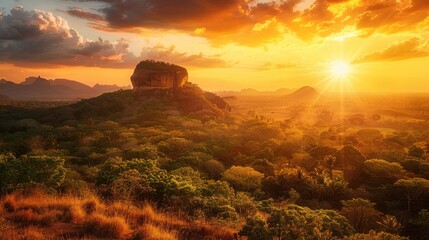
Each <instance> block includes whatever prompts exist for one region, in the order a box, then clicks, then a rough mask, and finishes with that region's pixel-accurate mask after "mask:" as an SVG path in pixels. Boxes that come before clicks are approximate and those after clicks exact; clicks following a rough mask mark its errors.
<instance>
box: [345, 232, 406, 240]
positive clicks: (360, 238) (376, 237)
mask: <svg viewBox="0 0 429 240" xmlns="http://www.w3.org/2000/svg"><path fill="white" fill-rule="evenodd" d="M364 239H371V240H409V238H407V237H401V236H399V235H395V234H391V233H385V232H376V231H370V232H369V233H367V234H362V233H359V234H355V235H352V236H350V237H347V238H344V240H364Z"/></svg>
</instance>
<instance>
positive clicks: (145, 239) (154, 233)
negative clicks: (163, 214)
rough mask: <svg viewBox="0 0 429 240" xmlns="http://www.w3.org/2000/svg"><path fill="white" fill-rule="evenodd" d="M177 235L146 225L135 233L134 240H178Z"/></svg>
mask: <svg viewBox="0 0 429 240" xmlns="http://www.w3.org/2000/svg"><path fill="white" fill-rule="evenodd" d="M175 235H176V234H175V233H174V232H171V231H165V230H164V229H162V228H160V227H157V226H154V225H151V224H145V225H143V226H141V227H139V228H137V230H136V231H135V232H134V233H133V236H132V240H177V239H178V238H177V237H176V236H175Z"/></svg>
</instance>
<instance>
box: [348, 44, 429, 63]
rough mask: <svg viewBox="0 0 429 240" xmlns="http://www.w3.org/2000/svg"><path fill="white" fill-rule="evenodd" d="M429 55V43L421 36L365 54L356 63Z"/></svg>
mask: <svg viewBox="0 0 429 240" xmlns="http://www.w3.org/2000/svg"><path fill="white" fill-rule="evenodd" d="M427 56H429V43H428V41H422V40H421V39H419V38H410V39H408V40H405V41H402V42H398V43H394V44H392V45H390V46H389V47H387V48H386V49H383V50H381V51H378V52H374V53H371V54H368V55H365V56H363V57H361V58H359V59H357V60H356V61H354V62H355V63H366V62H377V61H400V60H405V59H411V58H421V57H427Z"/></svg>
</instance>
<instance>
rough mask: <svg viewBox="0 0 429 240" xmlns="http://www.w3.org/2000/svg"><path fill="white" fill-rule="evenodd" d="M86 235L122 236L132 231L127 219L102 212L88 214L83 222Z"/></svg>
mask: <svg viewBox="0 0 429 240" xmlns="http://www.w3.org/2000/svg"><path fill="white" fill-rule="evenodd" d="M82 225H83V229H84V232H83V233H84V235H88V234H89V235H94V236H97V237H103V238H116V239H118V238H121V237H123V236H125V235H126V234H127V233H129V232H130V230H129V227H128V225H127V223H126V222H125V219H123V218H120V217H106V216H104V215H101V214H93V215H91V216H88V217H87V218H86V219H85V220H84V222H83V224H82Z"/></svg>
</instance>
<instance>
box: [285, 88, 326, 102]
mask: <svg viewBox="0 0 429 240" xmlns="http://www.w3.org/2000/svg"><path fill="white" fill-rule="evenodd" d="M319 96H320V93H319V92H318V91H317V90H316V89H314V88H312V87H309V86H305V87H302V88H300V89H298V90H296V91H295V92H292V93H290V94H288V95H286V96H284V98H285V99H290V100H311V99H314V98H317V97H319Z"/></svg>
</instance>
